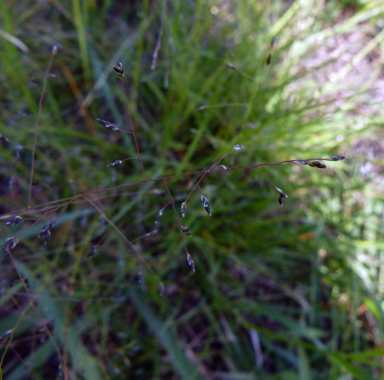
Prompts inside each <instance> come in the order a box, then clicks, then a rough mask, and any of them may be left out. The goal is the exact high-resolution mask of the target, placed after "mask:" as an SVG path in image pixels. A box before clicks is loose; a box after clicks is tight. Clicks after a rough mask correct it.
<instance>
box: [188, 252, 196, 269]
mask: <svg viewBox="0 0 384 380" xmlns="http://www.w3.org/2000/svg"><path fill="white" fill-rule="evenodd" d="M187 261H188V264H189V266H190V267H191V269H192V272H193V273H195V262H194V261H193V259H192V256H191V255H190V254H189V253H187Z"/></svg>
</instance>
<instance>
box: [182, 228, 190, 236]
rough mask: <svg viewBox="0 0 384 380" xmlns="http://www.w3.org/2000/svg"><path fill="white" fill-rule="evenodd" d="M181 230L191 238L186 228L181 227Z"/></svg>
mask: <svg viewBox="0 0 384 380" xmlns="http://www.w3.org/2000/svg"><path fill="white" fill-rule="evenodd" d="M181 230H182V231H183V232H184V233H185V234H186V235H188V236H191V231H189V228H188V227H185V226H181Z"/></svg>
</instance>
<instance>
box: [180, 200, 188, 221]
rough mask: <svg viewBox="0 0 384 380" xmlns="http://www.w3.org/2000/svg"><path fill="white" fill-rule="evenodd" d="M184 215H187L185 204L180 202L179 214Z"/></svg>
mask: <svg viewBox="0 0 384 380" xmlns="http://www.w3.org/2000/svg"><path fill="white" fill-rule="evenodd" d="M185 215H187V204H186V203H185V202H183V203H182V204H181V216H182V217H183V218H185Z"/></svg>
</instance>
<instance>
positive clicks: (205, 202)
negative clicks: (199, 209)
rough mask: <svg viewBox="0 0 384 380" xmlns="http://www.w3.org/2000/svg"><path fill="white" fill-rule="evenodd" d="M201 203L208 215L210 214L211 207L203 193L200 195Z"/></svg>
mask: <svg viewBox="0 0 384 380" xmlns="http://www.w3.org/2000/svg"><path fill="white" fill-rule="evenodd" d="M201 203H202V204H203V207H204V208H205V211H207V213H208V215H209V216H211V208H210V207H209V202H208V199H207V198H206V197H205V196H204V195H202V196H201Z"/></svg>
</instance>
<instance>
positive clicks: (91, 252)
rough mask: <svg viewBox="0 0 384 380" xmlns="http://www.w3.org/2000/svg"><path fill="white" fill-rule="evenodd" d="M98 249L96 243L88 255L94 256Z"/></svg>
mask: <svg viewBox="0 0 384 380" xmlns="http://www.w3.org/2000/svg"><path fill="white" fill-rule="evenodd" d="M96 250H97V246H96V245H94V246H93V247H92V248H91V250H90V252H89V253H88V254H87V257H92V256H93V255H94V254H95V253H96Z"/></svg>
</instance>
